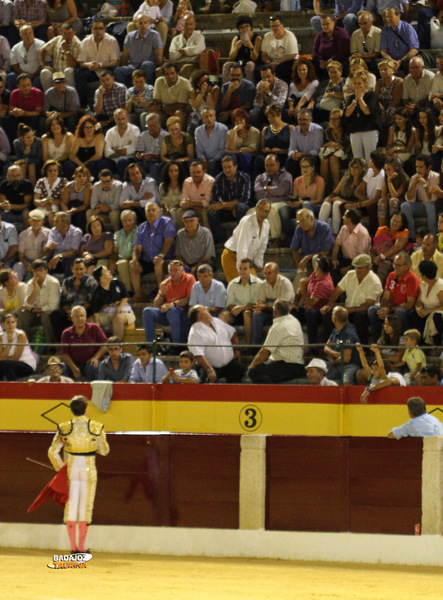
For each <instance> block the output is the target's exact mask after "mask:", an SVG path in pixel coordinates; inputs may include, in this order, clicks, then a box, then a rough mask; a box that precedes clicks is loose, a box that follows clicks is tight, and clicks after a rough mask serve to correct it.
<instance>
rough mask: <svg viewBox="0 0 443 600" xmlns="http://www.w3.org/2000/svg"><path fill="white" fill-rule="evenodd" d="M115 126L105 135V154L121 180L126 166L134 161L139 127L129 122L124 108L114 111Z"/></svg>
mask: <svg viewBox="0 0 443 600" xmlns="http://www.w3.org/2000/svg"><path fill="white" fill-rule="evenodd" d="M114 121H115V123H116V124H115V126H114V127H111V129H109V131H108V132H107V133H106V136H105V153H104V154H105V156H106V158H110V159H111V160H113V161H114V162H115V163H116V165H117V173H118V178H119V179H120V180H123V178H124V176H125V171H126V167H127V166H128V165H129V164H130V163H132V162H134V157H135V149H136V147H137V142H138V138H139V137H140V129H139V128H138V127H137V126H136V125H132V123H130V122H129V115H128V113H127V111H126V110H125V109H124V108H118V109H117V110H115V111H114Z"/></svg>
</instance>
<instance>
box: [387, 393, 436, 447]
mask: <svg viewBox="0 0 443 600" xmlns="http://www.w3.org/2000/svg"><path fill="white" fill-rule="evenodd" d="M406 405H407V407H408V413H409V416H410V417H411V419H410V420H409V421H408V422H407V423H405V424H404V425H400V427H394V429H392V430H391V431H390V432H389V433H388V438H390V439H391V440H399V439H400V438H402V437H431V436H437V435H439V436H441V435H443V425H442V423H441V421H440V420H439V419H437V418H436V417H433V416H432V415H429V414H428V413H427V412H426V404H425V403H424V400H423V399H422V398H420V397H418V396H413V397H412V398H409V400H408V401H407V403H406Z"/></svg>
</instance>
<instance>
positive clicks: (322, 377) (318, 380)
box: [306, 358, 338, 386]
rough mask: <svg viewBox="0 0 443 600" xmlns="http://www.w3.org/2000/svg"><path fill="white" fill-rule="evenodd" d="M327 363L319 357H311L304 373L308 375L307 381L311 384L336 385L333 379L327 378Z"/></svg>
mask: <svg viewBox="0 0 443 600" xmlns="http://www.w3.org/2000/svg"><path fill="white" fill-rule="evenodd" d="M327 370H328V365H327V364H326V363H325V361H324V360H322V359H321V358H313V359H312V360H311V362H310V363H309V365H308V366H307V367H306V373H307V375H308V379H309V382H310V383H312V385H321V386H334V385H335V386H336V385H338V384H337V383H336V382H335V381H332V380H331V379H328V378H327V377H326V373H327Z"/></svg>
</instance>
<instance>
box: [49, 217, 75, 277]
mask: <svg viewBox="0 0 443 600" xmlns="http://www.w3.org/2000/svg"><path fill="white" fill-rule="evenodd" d="M82 238H83V232H82V230H81V229H80V228H79V227H74V225H71V216H70V215H69V213H67V212H63V211H60V212H58V213H55V217H54V227H53V228H52V229H51V231H50V232H49V237H48V243H47V244H46V246H45V248H44V250H43V258H45V259H48V260H49V262H48V267H49V271H50V272H52V273H64V274H65V277H70V276H71V275H72V273H71V267H72V264H73V262H74V259H75V258H76V256H77V253H78V251H79V248H80V244H81V242H82Z"/></svg>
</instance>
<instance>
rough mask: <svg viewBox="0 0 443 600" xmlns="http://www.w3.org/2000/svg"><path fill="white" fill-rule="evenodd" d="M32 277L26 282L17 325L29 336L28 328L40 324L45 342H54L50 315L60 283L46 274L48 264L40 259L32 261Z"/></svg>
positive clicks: (57, 298)
mask: <svg viewBox="0 0 443 600" xmlns="http://www.w3.org/2000/svg"><path fill="white" fill-rule="evenodd" d="M32 275H33V277H32V279H30V280H29V281H28V283H27V284H26V288H27V289H26V298H25V303H24V305H23V310H22V311H21V312H20V313H19V315H18V326H19V328H20V329H24V331H25V332H26V335H27V336H28V338H30V328H31V327H32V326H35V325H42V326H43V330H44V332H45V342H48V343H51V342H54V341H55V340H54V334H53V331H52V324H51V319H50V315H51V313H52V311H53V310H55V309H56V308H58V305H59V302H60V284H59V282H58V280H57V278H56V277H53V276H52V275H48V264H47V263H46V262H45V261H44V260H41V259H37V260H35V261H34V262H33V263H32Z"/></svg>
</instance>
